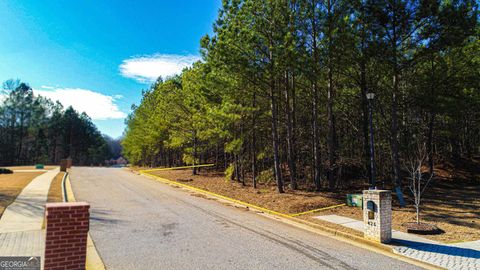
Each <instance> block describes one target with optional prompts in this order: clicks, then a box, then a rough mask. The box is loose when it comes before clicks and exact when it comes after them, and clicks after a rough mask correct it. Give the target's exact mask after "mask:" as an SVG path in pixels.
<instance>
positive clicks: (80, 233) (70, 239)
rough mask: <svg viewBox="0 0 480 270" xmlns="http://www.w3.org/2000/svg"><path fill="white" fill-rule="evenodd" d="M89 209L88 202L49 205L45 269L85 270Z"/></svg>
mask: <svg viewBox="0 0 480 270" xmlns="http://www.w3.org/2000/svg"><path fill="white" fill-rule="evenodd" d="M89 208H90V205H89V204H88V203H85V202H72V203H47V205H46V211H45V220H46V244H45V264H44V266H45V267H44V269H45V270H67V269H68V270H77V269H78V270H84V269H85V259H86V254H87V236H88V228H89V218H90V214H89V211H88V210H89Z"/></svg>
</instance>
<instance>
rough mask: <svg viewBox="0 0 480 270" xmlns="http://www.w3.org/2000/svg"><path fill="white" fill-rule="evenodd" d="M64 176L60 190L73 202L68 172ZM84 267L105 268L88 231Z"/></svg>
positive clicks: (90, 269) (91, 268) (89, 268)
mask: <svg viewBox="0 0 480 270" xmlns="http://www.w3.org/2000/svg"><path fill="white" fill-rule="evenodd" d="M65 175H66V177H65V179H64V181H63V182H62V184H63V188H62V190H63V191H64V192H65V194H63V195H64V198H67V201H69V202H75V201H76V199H75V195H74V194H73V190H72V186H71V185H70V177H69V175H68V173H66V174H65ZM85 269H86V270H105V265H104V264H103V261H102V258H101V257H100V255H99V254H98V251H97V248H96V247H95V243H94V242H93V240H92V237H90V233H88V239H87V259H86V262H85Z"/></svg>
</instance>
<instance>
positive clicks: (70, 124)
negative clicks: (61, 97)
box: [0, 80, 110, 166]
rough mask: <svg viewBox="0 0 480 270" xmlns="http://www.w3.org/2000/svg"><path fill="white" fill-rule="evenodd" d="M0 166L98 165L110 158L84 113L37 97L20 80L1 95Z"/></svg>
mask: <svg viewBox="0 0 480 270" xmlns="http://www.w3.org/2000/svg"><path fill="white" fill-rule="evenodd" d="M0 94H1V95H0V99H1V100H0V101H1V102H0V149H1V151H0V165H2V166H11V165H31V164H36V163H43V164H59V162H60V159H62V158H68V157H70V158H72V159H73V162H74V164H75V165H91V164H95V165H99V164H101V163H103V162H104V160H105V159H109V158H110V149H109V147H108V144H107V142H106V141H105V139H104V138H103V136H102V134H101V133H100V132H99V131H98V130H97V128H96V127H95V125H94V124H93V123H92V121H91V119H90V118H89V117H88V115H86V114H85V113H81V114H80V113H78V112H77V111H75V110H74V109H73V108H72V107H68V108H67V109H64V108H63V106H62V104H60V103H59V102H56V103H54V102H52V101H51V100H49V99H47V98H44V97H42V96H37V95H34V93H33V90H32V88H30V87H29V86H28V85H27V84H25V83H22V82H20V81H18V80H8V81H6V82H4V83H3V90H2V93H0Z"/></svg>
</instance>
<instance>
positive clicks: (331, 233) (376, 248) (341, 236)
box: [139, 171, 444, 270]
mask: <svg viewBox="0 0 480 270" xmlns="http://www.w3.org/2000/svg"><path fill="white" fill-rule="evenodd" d="M139 173H140V174H141V175H144V176H146V177H148V178H150V179H153V180H155V181H158V182H162V183H164V184H168V185H171V186H176V187H180V188H183V189H185V190H188V191H191V192H195V193H199V194H202V195H205V196H207V197H210V198H214V199H217V200H219V201H221V202H224V203H229V204H231V205H235V206H238V207H243V208H248V209H255V210H256V211H257V213H258V214H260V215H262V216H265V217H268V218H272V219H275V220H278V221H281V222H284V223H286V224H289V225H291V226H294V227H297V228H301V229H304V230H307V231H310V232H313V233H316V234H319V235H322V236H328V237H331V238H333V239H335V240H339V241H342V242H347V243H349V244H351V245H354V246H357V247H361V248H364V249H367V250H370V251H373V252H376V253H379V254H382V255H385V256H388V257H391V258H395V259H397V260H400V261H404V262H407V263H409V264H412V265H416V266H419V267H422V268H425V269H432V270H438V269H444V268H441V267H438V266H436V265H433V264H429V263H426V262H422V261H419V260H415V259H412V258H409V257H405V256H402V255H399V254H396V253H394V251H393V248H392V247H391V246H389V245H385V244H381V243H378V242H374V241H370V240H367V239H365V238H363V237H360V236H357V235H354V234H351V233H347V232H343V231H339V230H336V229H332V228H328V227H324V226H321V225H319V224H316V223H313V222H310V221H307V220H303V219H300V218H297V217H294V216H291V215H287V214H283V213H279V212H276V211H273V210H269V209H266V208H263V207H260V206H256V205H253V204H250V203H246V202H242V201H239V200H236V199H233V198H229V197H226V196H223V195H220V194H216V193H213V192H210V191H206V190H203V189H199V188H196V187H192V186H189V185H186V184H183V183H178V182H176V181H172V180H168V179H166V178H162V177H159V176H156V175H153V174H150V173H148V172H147V171H139Z"/></svg>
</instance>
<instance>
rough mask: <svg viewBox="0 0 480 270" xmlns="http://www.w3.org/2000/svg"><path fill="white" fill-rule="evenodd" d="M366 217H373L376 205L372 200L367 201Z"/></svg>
mask: <svg viewBox="0 0 480 270" xmlns="http://www.w3.org/2000/svg"><path fill="white" fill-rule="evenodd" d="M367 211H368V219H375V212H376V211H377V209H376V205H375V203H374V202H373V201H368V202H367Z"/></svg>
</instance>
